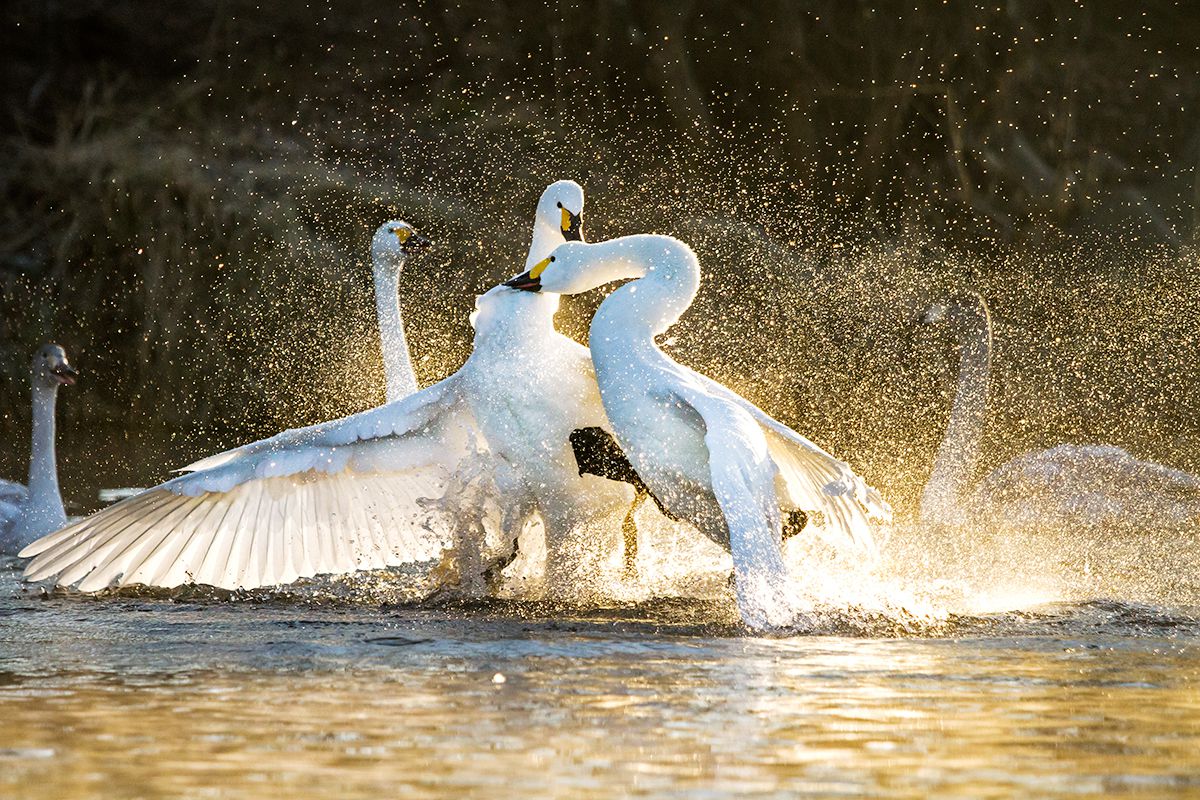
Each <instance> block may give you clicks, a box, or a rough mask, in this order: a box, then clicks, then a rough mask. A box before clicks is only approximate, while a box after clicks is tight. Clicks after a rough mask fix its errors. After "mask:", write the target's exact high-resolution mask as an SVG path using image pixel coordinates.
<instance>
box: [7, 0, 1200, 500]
mask: <svg viewBox="0 0 1200 800" xmlns="http://www.w3.org/2000/svg"><path fill="white" fill-rule="evenodd" d="M0 19H2V20H3V26H2V30H3V34H2V36H3V39H2V40H0V41H2V43H3V46H4V51H5V53H6V56H5V63H4V68H3V73H2V78H0V97H2V99H3V109H2V111H0V114H2V116H3V120H4V127H3V131H2V134H3V137H4V142H3V144H4V152H5V153H6V155H7V157H6V158H5V159H4V160H3V162H2V163H0V176H2V177H0V181H2V186H3V192H2V195H3V205H2V207H0V374H3V375H4V380H3V382H2V383H0V432H2V434H3V436H4V437H5V441H8V442H10V443H12V444H11V446H10V447H9V448H6V450H5V452H3V453H0V475H5V476H19V475H21V474H22V473H23V471H24V464H25V458H26V457H27V452H28V443H27V441H26V440H27V437H28V414H29V411H28V401H27V391H28V382H27V378H26V372H27V354H28V353H30V352H31V351H32V349H33V347H34V346H35V345H36V344H37V343H38V342H39V341H41V340H43V339H47V338H53V339H56V340H58V341H60V342H61V343H63V344H64V345H65V346H67V348H68V350H69V351H70V352H71V353H72V356H73V358H74V360H75V361H76V362H77V364H78V366H80V367H81V368H82V369H83V370H84V371H85V380H84V381H83V382H82V383H81V385H80V386H77V387H75V388H74V389H71V390H67V391H65V392H64V393H63V397H62V403H61V405H60V419H61V421H62V436H61V443H60V459H61V461H62V464H63V471H64V486H65V488H66V491H67V493H68V495H70V496H71V497H73V498H74V499H75V500H76V501H78V502H81V503H87V502H89V500H90V497H91V496H94V495H93V490H94V487H95V486H97V485H106V486H109V485H119V484H122V483H133V484H145V483H147V482H151V481H155V480H158V479H160V478H161V477H162V476H163V475H164V474H165V471H166V470H167V469H168V468H169V467H173V466H177V465H178V464H180V463H183V462H185V461H186V460H188V459H190V458H192V457H195V456H198V455H200V454H203V453H206V452H210V451H212V450H214V449H216V448H219V447H224V446H228V445H232V444H235V443H237V442H239V441H243V440H245V439H247V438H251V437H255V436H259V435H264V434H267V433H270V432H273V431H275V430H277V429H279V428H280V427H282V426H290V425H295V424H301V423H306V422H312V421H315V420H318V419H323V418H328V417H331V416H334V415H339V414H343V413H347V412H350V411H354V410H358V409H361V408H365V407H368V406H370V405H372V404H375V403H378V402H380V401H381V400H382V396H383V395H382V369H381V366H380V363H379V356H378V342H377V337H376V335H375V332H374V318H373V306H372V302H371V288H370V278H369V265H368V257H367V245H368V242H369V237H370V234H371V231H373V229H374V228H375V227H376V226H377V225H378V224H379V223H380V222H382V221H383V220H384V219H386V218H389V217H392V216H401V217H403V218H406V219H409V220H410V221H412V222H414V223H415V224H417V225H418V226H419V227H421V228H422V229H424V230H426V231H427V232H429V233H430V235H431V236H433V237H434V238H435V240H436V241H437V247H436V248H435V249H434V250H432V251H431V252H430V253H428V254H427V255H426V256H424V257H423V259H422V260H421V261H420V262H415V261H414V263H412V264H410V265H409V269H408V270H407V271H406V274H405V278H404V280H403V281H402V284H403V292H404V297H403V303H404V309H405V314H406V318H407V320H408V324H409V327H410V338H411V340H412V346H413V349H414V351H415V354H416V357H417V359H418V372H419V373H420V377H421V378H422V379H423V380H425V381H432V380H434V379H436V378H439V377H442V376H444V375H446V374H448V373H449V372H451V371H452V370H453V369H455V368H457V366H458V365H459V364H460V363H461V361H462V360H463V358H464V357H465V356H466V354H467V352H468V351H469V346H470V330H469V328H468V326H467V322H466V318H467V313H468V311H469V310H470V308H471V307H472V302H473V295H474V294H475V293H478V292H481V291H483V290H485V289H486V288H487V287H488V286H490V285H492V284H494V283H495V282H496V281H497V280H499V279H501V278H503V277H506V276H507V275H509V274H511V273H513V272H515V271H516V270H517V268H518V267H519V266H520V264H521V259H522V256H523V253H524V250H525V247H526V246H527V239H528V235H529V223H530V216H531V214H532V209H533V205H534V203H535V201H536V198H537V196H538V194H539V193H540V191H541V189H542V188H543V186H544V185H545V184H546V183H548V182H549V181H551V180H553V179H556V178H560V177H573V178H575V179H577V180H579V181H580V182H581V183H583V184H584V186H585V188H586V189H587V191H588V197H589V201H588V212H587V217H586V230H587V234H588V236H589V238H592V239H600V238H607V237H609V236H613V235H620V234H625V233H631V232H639V231H648V230H653V231H660V232H667V233H673V234H676V235H679V236H681V237H682V238H684V239H686V240H687V241H689V242H691V243H692V244H693V245H694V246H695V247H696V248H697V250H698V252H699V253H700V256H701V260H702V263H703V264H704V265H705V268H706V283H705V286H704V288H703V290H702V294H701V297H700V298H699V300H698V302H697V306H696V307H695V308H694V309H693V310H692V311H691V312H690V313H689V315H688V316H687V317H685V319H684V322H683V323H682V324H681V326H680V328H679V330H678V332H677V334H676V335H675V336H673V338H672V340H671V342H670V344H669V347H670V349H671V350H672V351H673V352H674V353H675V354H676V355H677V357H679V358H680V359H681V360H684V361H686V362H688V363H691V364H693V365H695V366H697V367H699V368H701V369H704V370H706V371H708V372H709V373H710V374H712V375H714V377H717V378H719V379H721V380H724V381H727V382H728V383H730V384H731V385H733V386H735V387H737V388H739V389H741V390H742V391H743V392H745V393H746V394H747V395H748V396H750V397H752V398H753V399H755V400H757V401H759V402H760V403H762V404H763V405H764V406H766V407H767V408H768V409H770V410H771V411H773V412H774V413H776V414H777V415H779V416H780V417H781V418H783V419H785V420H787V421H789V422H791V423H793V424H794V425H796V426H797V427H798V428H799V429H801V430H802V431H804V432H806V433H807V434H809V435H810V436H812V438H814V439H816V440H817V441H819V442H821V443H822V444H825V445H827V446H829V447H831V448H833V449H834V450H835V451H836V452H838V453H841V454H843V455H845V456H846V457H847V458H849V459H850V460H851V461H852V462H853V463H854V464H855V465H856V466H858V467H860V468H861V469H862V470H863V471H864V472H865V473H866V474H867V475H868V476H869V477H870V478H871V479H872V480H873V481H875V482H877V483H879V484H881V485H882V486H884V487H885V488H887V489H889V490H891V491H892V492H893V493H894V494H895V495H896V496H897V497H898V498H899V499H900V500H901V501H902V502H903V501H906V500H908V499H910V498H911V496H912V492H913V490H914V487H916V486H919V484H920V481H921V480H922V479H923V477H924V473H925V470H926V469H927V465H928V462H929V460H930V458H931V457H932V451H933V448H934V446H935V445H936V442H937V441H938V439H939V438H940V426H941V425H942V424H943V422H944V418H945V414H946V408H947V405H948V399H949V396H950V392H951V390H952V383H953V372H954V368H955V366H956V364H955V362H954V360H953V358H952V356H951V351H950V343H949V341H948V340H946V339H944V338H938V337H937V335H935V334H930V333H929V332H922V333H918V332H917V331H915V330H914V328H913V326H912V325H911V323H912V321H913V319H915V317H916V316H917V314H918V313H919V311H920V310H921V308H922V307H923V306H924V305H925V304H927V303H929V302H931V301H933V300H936V299H937V298H939V297H941V296H943V295H945V294H946V293H948V292H950V291H952V290H954V289H956V288H963V287H972V288H978V289H980V290H982V291H984V292H985V294H987V295H988V296H989V297H990V298H992V300H993V302H994V304H995V306H996V308H995V311H996V317H997V324H998V330H997V348H998V351H997V356H996V363H997V370H996V374H995V381H994V385H995V392H994V397H995V401H996V402H995V403H994V412H993V416H994V421H993V425H992V429H991V436H992V439H993V444H994V447H993V448H992V450H993V454H992V457H993V459H994V460H999V459H1002V458H1007V457H1009V456H1011V455H1012V454H1013V453H1014V452H1015V451H1016V450H1017V449H1018V448H1024V447H1032V446H1039V445H1048V444H1052V443H1055V442H1058V441H1063V440H1076V441H1106V442H1113V443H1116V444H1122V445H1125V446H1128V447H1131V448H1133V449H1135V450H1136V451H1137V452H1139V453H1141V454H1143V455H1147V456H1152V457H1156V458H1160V459H1163V460H1166V461H1169V462H1171V463H1174V464H1178V465H1180V466H1185V467H1189V466H1190V467H1191V468H1193V469H1195V468H1197V467H1200V440H1198V438H1197V436H1196V427H1197V425H1196V421H1197V419H1200V414H1198V412H1200V390H1197V389H1196V386H1197V385H1198V381H1197V380H1196V379H1197V377H1200V368H1198V367H1197V366H1196V359H1195V352H1196V346H1197V339H1198V338H1200V319H1198V317H1200V311H1198V309H1200V290H1198V287H1197V282H1198V281H1200V270H1198V269H1197V259H1196V251H1195V249H1194V248H1195V245H1196V236H1197V234H1196V231H1197V229H1198V226H1197V224H1196V219H1195V213H1196V208H1197V198H1198V197H1200V181H1198V177H1197V176H1198V173H1197V170H1196V165H1197V159H1198V157H1200V125H1197V124H1196V121H1195V120H1196V112H1197V101H1198V100H1200V96H1198V95H1200V82H1198V81H1197V77H1198V76H1200V47H1198V46H1197V42H1200V9H1196V8H1194V7H1193V6H1191V5H1190V4H1187V3H1184V2H1179V3H1171V2H1151V3H1146V4H1137V5H1131V4H1128V3H1122V2H1116V1H1115V0H1104V1H1101V2H1091V1H1090V0H1079V1H1078V2H1074V3H1063V2H1050V1H1048V0H1046V1H1040V2H1035V1H1034V0H1005V1H1004V2H996V3H990V4H969V3H932V2H911V0H910V2H908V3H899V2H879V3H854V2H845V0H817V1H815V2H806V3H799V2H788V1H787V0H765V1H764V2H756V3H732V2H718V1H717V0H711V1H709V2H704V1H703V0H682V2H674V3H659V2H634V1H633V0H625V1H619V0H605V1H602V2H596V3H570V2H557V3H546V2H528V1H526V0H519V1H518V2H513V3H506V4H503V5H498V4H495V3H492V2H482V1H481V0H480V1H476V0H463V2H458V3H456V4H454V5H452V6H451V5H446V6H442V5H438V4H433V3H426V2H415V3H414V2H401V3H393V4H388V5H386V6H379V5H378V4H374V5H370V6H368V5H367V4H337V5H331V6H327V7H318V6H316V5H309V6H301V5H300V4H288V5H287V6H286V7H285V6H278V7H267V6H263V5H261V4H257V3H251V2H248V1H247V0H197V2H193V3H190V4H186V5H185V6H181V5H179V4H145V3H137V2H132V1H131V0H124V1H122V0H117V1H116V2H113V1H111V0H110V1H109V2H99V1H98V0H77V1H76V2H70V3H68V2H55V1H53V0H42V1H41V2H30V1H27V0H14V1H13V2H10V3H8V4H6V5H5V6H4V9H3V10H2V11H0ZM597 302H598V298H597V297H584V298H580V299H571V300H567V301H564V312H563V314H562V315H561V318H562V325H563V327H564V329H565V330H568V331H569V332H571V333H572V334H574V335H576V336H578V337H579V338H581V339H582V338H583V337H584V336H585V335H586V323H587V318H588V314H589V313H590V311H591V309H592V308H594V307H595V304H596V303H597Z"/></svg>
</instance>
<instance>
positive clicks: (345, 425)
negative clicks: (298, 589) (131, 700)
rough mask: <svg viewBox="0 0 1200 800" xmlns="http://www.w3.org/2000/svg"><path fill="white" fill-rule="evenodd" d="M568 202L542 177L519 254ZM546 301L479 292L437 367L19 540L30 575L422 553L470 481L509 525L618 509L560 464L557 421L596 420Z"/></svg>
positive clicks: (118, 573)
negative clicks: (364, 402) (378, 398)
mask: <svg viewBox="0 0 1200 800" xmlns="http://www.w3.org/2000/svg"><path fill="white" fill-rule="evenodd" d="M556 197H557V198H559V199H556ZM556 203H558V204H561V206H563V207H559V206H558V205H556ZM567 208H570V209H571V210H570V211H568V210H567ZM581 211H582V191H581V190H580V189H579V187H578V186H577V185H576V184H573V183H571V182H567V181H561V182H559V183H557V184H553V185H552V186H551V187H550V188H549V189H547V190H546V193H545V194H544V195H543V197H542V201H541V202H540V203H539V207H538V211H537V215H536V223H535V232H534V237H533V241H534V246H533V247H531V251H530V257H531V258H533V257H534V256H535V255H538V254H539V253H542V254H544V253H546V252H548V251H549V249H551V248H552V247H553V245H554V244H555V241H554V231H555V230H556V229H557V230H558V233H557V241H558V242H562V241H563V240H564V235H563V234H564V233H570V232H571V229H572V228H573V229H574V230H575V231H578V227H579V223H578V215H579V213H580V212H581ZM538 248H541V249H540V250H539V249H538ZM540 257H544V255H543V256H540ZM557 307H558V298H557V297H553V296H538V295H531V294H529V293H526V292H519V291H515V290H513V289H508V288H503V287H497V288H495V289H492V290H491V291H489V292H488V293H486V294H484V295H482V296H480V297H479V298H478V299H477V301H476V311H475V313H474V314H473V315H472V323H473V325H474V326H475V341H474V350H473V352H472V354H471V356H470V358H469V359H468V360H467V362H466V364H464V365H463V367H462V368H461V369H459V370H458V371H457V372H456V373H454V374H453V375H451V376H450V377H449V378H446V379H445V380H443V381H441V382H439V383H436V384H434V385H433V386H430V387H428V388H426V389H423V390H421V391H418V392H417V393H415V394H413V395H411V396H409V397H407V398H405V399H403V400H401V401H398V402H395V403H389V404H387V405H385V406H381V407H379V408H376V409H373V410H370V411H366V412H363V413H360V414H355V415H352V416H350V417H345V418H343V419H339V420H334V421H332V422H327V423H322V424H320V425H314V426H310V427H308V428H301V429H297V430H292V431H286V432H284V433H281V434H279V435H277V436H274V437H271V438H269V439H265V440H262V441H260V442H255V443H253V444H249V445H246V446H244V447H240V448H237V449H235V450H231V451H228V452H226V453H222V454H219V455H216V456H212V457H210V458H207V459H204V460H202V461H199V462H197V463H195V464H193V465H191V466H190V467H188V469H189V470H190V473H189V474H186V475H182V476H180V477H178V478H175V479H174V480H171V481H168V482H167V483H165V484H162V485H160V486H158V487H155V488H153V489H150V490H149V491H147V492H145V493H143V494H141V495H138V496H136V497H133V498H130V499H129V500H126V501H124V502H122V503H119V504H117V505H115V506H112V507H110V508H108V509H105V510H104V511H101V512H99V513H97V514H94V515H93V516H91V517H88V518H87V519H85V520H82V521H81V522H79V523H77V524H75V525H72V526H70V527H68V528H66V529H64V530H62V531H60V532H58V533H56V534H54V535H52V536H49V537H46V538H44V539H42V540H40V541H38V542H35V543H34V544H33V545H31V546H30V547H28V548H26V549H25V551H24V554H25V555H29V556H34V559H33V561H32V562H31V563H30V564H29V565H28V567H27V568H26V572H25V576H26V578H27V579H29V580H42V579H46V578H51V577H53V578H54V579H55V581H56V582H57V583H59V584H62V585H71V584H78V587H79V589H80V590H83V591H92V590H97V589H102V588H105V587H107V586H110V585H114V584H116V585H128V584H134V583H141V584H147V585H153V586H166V587H170V586H177V585H180V584H183V583H203V584H209V585H213V586H218V587H222V588H230V589H232V588H253V587H257V586H270V585H278V584H284V583H289V582H291V581H294V580H296V579H297V578H300V577H307V576H313V575H320V574H337V573H347V572H352V571H355V570H360V569H372V568H379V567H385V566H394V565H400V564H406V563H411V562H415V561H423V560H428V559H432V558H434V557H436V556H437V555H438V554H439V553H441V552H442V550H443V548H445V547H446V546H447V545H448V544H452V543H455V544H458V543H459V536H458V533H459V525H460V523H461V519H456V514H455V513H448V514H447V513H442V510H441V509H442V508H444V504H443V503H442V502H440V501H443V500H447V499H448V498H460V497H465V496H467V495H470V497H471V498H472V499H471V500H470V502H469V503H467V509H468V510H470V511H472V512H473V513H476V514H479V515H481V516H483V515H486V516H487V519H486V520H480V521H479V524H480V525H482V526H483V527H487V526H489V525H490V526H492V528H493V529H497V528H498V529H500V530H501V531H502V533H503V535H504V536H506V537H512V536H515V534H516V533H519V531H520V529H521V528H522V527H523V525H524V522H525V519H526V517H527V516H528V515H529V514H530V513H532V512H533V511H535V510H536V511H538V512H539V513H541V514H542V516H543V518H544V520H545V524H546V527H547V535H548V538H553V536H554V535H556V534H558V532H559V531H562V530H564V528H565V527H566V526H570V525H574V524H576V523H577V522H578V521H579V519H580V515H584V514H587V513H591V512H592V511H593V510H596V509H603V508H606V507H609V506H613V505H615V506H617V507H621V506H622V504H625V503H627V502H628V499H629V497H630V496H631V492H630V491H629V490H628V488H627V487H625V486H623V485H620V484H616V483H613V482H611V481H604V480H601V479H599V478H592V477H580V476H579V475H578V473H577V470H575V469H574V468H573V467H572V465H571V458H572V456H571V451H570V446H569V436H570V432H571V431H572V430H573V429H575V428H579V427H587V426H592V425H603V424H605V422H604V417H603V409H602V408H601V405H600V399H599V395H598V393H597V392H596V389H595V378H594V376H593V374H592V368H591V362H590V359H589V357H588V355H587V350H586V349H585V348H583V347H582V346H580V345H578V344H576V343H575V342H573V341H571V340H570V339H568V338H567V337H564V336H561V335H560V334H558V333H557V332H555V331H554V328H553V316H554V312H555V310H556V309H557ZM531 354H532V355H531ZM463 502H464V503H466V501H463ZM473 544H474V545H478V542H475V543H473ZM548 550H549V551H551V553H553V550H552V548H551V547H548ZM476 560H478V559H476Z"/></svg>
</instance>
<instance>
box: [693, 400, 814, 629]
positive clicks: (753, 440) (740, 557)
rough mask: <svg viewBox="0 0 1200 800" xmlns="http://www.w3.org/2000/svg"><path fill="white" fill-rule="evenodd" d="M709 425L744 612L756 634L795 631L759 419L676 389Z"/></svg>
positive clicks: (795, 606)
mask: <svg viewBox="0 0 1200 800" xmlns="http://www.w3.org/2000/svg"><path fill="white" fill-rule="evenodd" d="M672 389H673V391H674V392H675V393H676V394H677V396H678V397H680V398H681V399H682V400H683V401H684V402H686V403H687V404H688V405H690V406H691V407H692V408H693V409H695V410H696V412H697V413H699V414H700V416H701V418H703V420H704V426H705V436H704V442H705V445H706V446H707V448H708V462H709V471H710V474H711V477H712V489H713V495H714V496H715V497H716V500H717V503H718V505H720V507H721V513H722V516H723V517H724V518H725V525H726V527H727V528H728V532H729V552H730V555H731V556H732V557H733V569H734V574H735V575H736V590H737V595H738V610H739V611H740V612H741V615H742V620H743V621H744V622H745V623H746V624H747V625H748V626H749V627H751V628H753V629H755V630H761V631H766V630H772V629H778V628H782V627H787V626H792V625H795V624H796V622H797V616H798V613H799V601H798V598H797V596H796V594H795V592H794V591H793V590H792V588H791V578H790V575H789V573H788V569H787V565H786V564H785V563H784V560H783V553H782V552H781V550H780V544H781V541H782V526H781V516H780V511H779V500H778V497H777V495H776V486H775V476H776V474H777V470H776V467H775V465H774V463H773V461H772V458H771V455H770V452H769V450H768V447H767V440H766V437H765V436H764V434H763V431H762V429H761V428H760V427H759V425H758V424H757V422H756V421H755V420H754V419H753V417H752V416H751V415H750V414H748V413H747V412H746V411H745V410H744V409H742V408H740V407H739V405H738V404H737V403H733V402H730V401H729V400H728V399H726V398H724V397H715V396H713V395H712V394H709V393H707V392H706V391H705V390H704V389H697V388H695V387H694V384H693V385H688V383H687V382H681V384H680V385H678V386H675V387H672Z"/></svg>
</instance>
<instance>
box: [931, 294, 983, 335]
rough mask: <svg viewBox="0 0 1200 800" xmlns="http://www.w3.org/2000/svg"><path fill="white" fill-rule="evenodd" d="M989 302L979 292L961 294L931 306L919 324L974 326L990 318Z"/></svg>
mask: <svg viewBox="0 0 1200 800" xmlns="http://www.w3.org/2000/svg"><path fill="white" fill-rule="evenodd" d="M988 316H989V314H988V307H987V301H986V300H984V299H983V295H981V294H979V293H978V292H960V293H959V294H956V295H954V296H953V297H950V298H949V299H948V300H945V301H944V302H937V303H933V304H932V305H930V306H929V307H928V308H926V309H925V311H923V312H922V313H921V316H920V317H919V318H918V320H917V321H918V322H919V323H920V324H921V325H941V324H944V323H950V324H952V325H954V326H956V327H961V326H962V325H973V324H975V323H977V322H978V321H979V320H980V318H983V319H984V320H986V319H987V318H988Z"/></svg>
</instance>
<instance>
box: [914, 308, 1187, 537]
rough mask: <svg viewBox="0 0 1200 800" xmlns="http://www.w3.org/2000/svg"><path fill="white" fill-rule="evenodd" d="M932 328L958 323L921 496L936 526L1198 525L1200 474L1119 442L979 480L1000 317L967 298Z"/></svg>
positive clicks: (1036, 460) (1042, 458)
mask: <svg viewBox="0 0 1200 800" xmlns="http://www.w3.org/2000/svg"><path fill="white" fill-rule="evenodd" d="M923 322H924V323H925V324H939V323H945V324H948V325H950V326H952V328H953V330H954V333H955V334H956V337H957V339H958V344H959V350H960V359H961V360H960V365H959V375H958V390H957V392H956V394H955V398H954V403H953V406H952V408H951V412H950V420H949V423H948V424H947V427H946V434H945V436H944V438H943V440H942V443H941V445H940V447H939V449H938V454H937V457H936V458H935V460H934V467H933V471H932V473H931V474H930V477H929V480H928V481H927V483H926V485H925V489H924V491H923V493H922V497H921V508H920V520H921V522H922V523H923V524H925V525H928V526H942V527H986V528H998V527H1004V528H1026V529H1037V528H1054V529H1058V530H1080V529H1113V528H1118V527H1123V528H1131V529H1160V530H1161V529H1170V528H1180V527H1183V526H1189V525H1192V526H1194V525H1196V524H1197V523H1200V477H1197V476H1195V475H1191V474H1189V473H1187V472H1183V471H1181V470H1177V469H1172V468H1171V467H1167V466H1164V465H1162V464H1157V463H1155V462H1152V461H1145V460H1142V459H1139V458H1137V457H1135V456H1133V455H1131V454H1130V453H1129V452H1128V451H1126V450H1124V449H1122V448H1120V447H1114V446H1112V445H1075V444H1061V445H1058V446H1056V447H1052V448H1050V449H1047V450H1040V451H1035V452H1031V453H1025V454H1023V455H1019V456H1017V457H1015V458H1013V459H1011V460H1010V461H1008V462H1007V463H1005V464H1002V465H1001V466H999V467H997V468H996V469H994V470H992V471H991V472H990V473H988V474H987V475H986V476H984V477H983V478H982V479H981V480H979V481H975V480H974V475H975V472H976V470H977V466H978V463H979V457H980V443H981V440H982V437H983V432H984V421H985V416H986V413H987V401H988V384H989V378H990V371H991V354H992V320H991V313H990V311H989V309H988V306H987V302H986V301H985V300H984V299H983V297H982V296H980V295H979V294H976V293H965V294H962V295H959V296H957V297H955V298H953V299H952V300H951V301H950V302H949V303H948V304H945V305H937V306H934V307H932V308H931V309H929V310H928V311H927V312H926V313H925V316H924V319H923Z"/></svg>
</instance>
